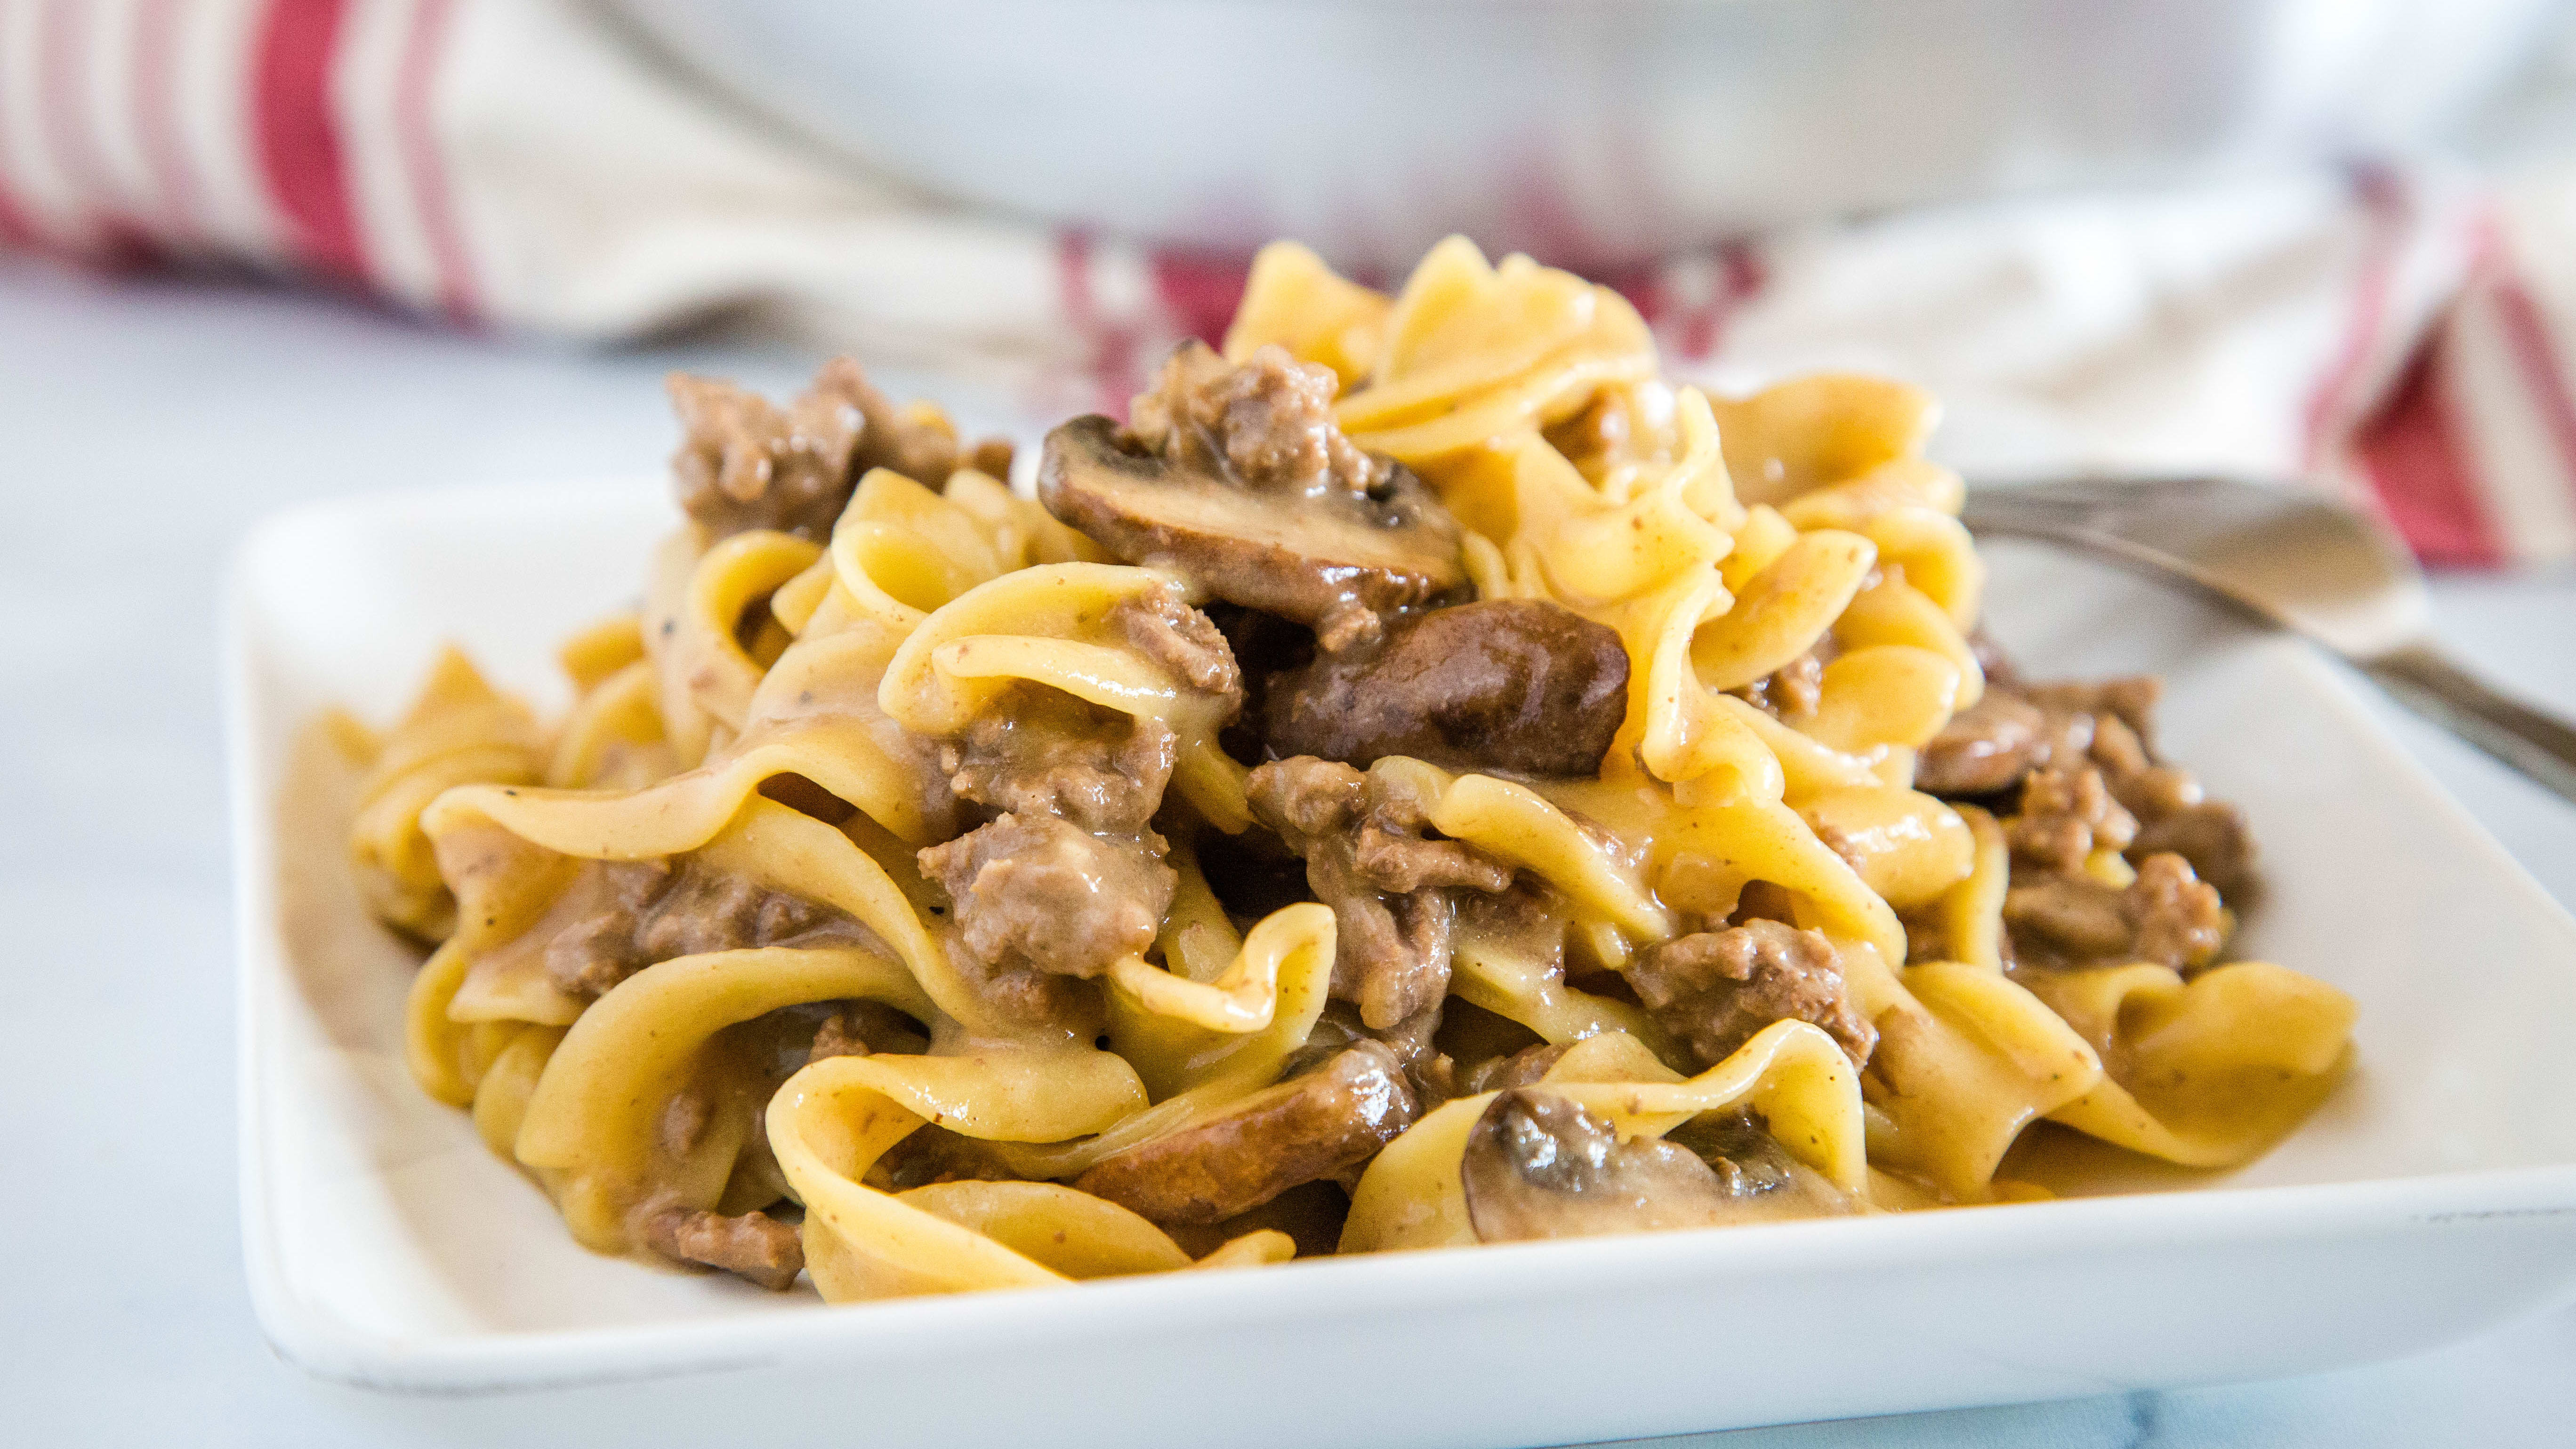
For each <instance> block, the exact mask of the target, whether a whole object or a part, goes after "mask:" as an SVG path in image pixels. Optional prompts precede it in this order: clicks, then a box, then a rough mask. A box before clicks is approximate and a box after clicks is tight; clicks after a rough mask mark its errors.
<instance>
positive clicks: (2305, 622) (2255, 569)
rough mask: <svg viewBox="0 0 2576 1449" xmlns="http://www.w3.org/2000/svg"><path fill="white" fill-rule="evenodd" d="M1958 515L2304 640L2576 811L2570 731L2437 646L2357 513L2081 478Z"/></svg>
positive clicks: (2391, 553)
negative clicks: (2178, 589) (2165, 585)
mask: <svg viewBox="0 0 2576 1449" xmlns="http://www.w3.org/2000/svg"><path fill="white" fill-rule="evenodd" d="M1961 521H1963V522H1964V523H1966V524H1967V525H1968V528H1969V530H1970V531H1971V532H1973V533H1976V534H1979V535H1982V536H1987V537H2013V538H2027V539H2035V540H2039V541H2042V542H2047V543H2054V544H2062V545H2065V546H2067V547H2070V548H2074V549H2077V550H2080V551H2082V552H2084V553H2088V554H2092V555H2094V556H2096V557H2099V558H2102V559H2105V560H2107V561H2109V562H2112V563H2116V564H2120V565H2122V566H2124V567H2126V568H2128V569H2130V570H2132V571H2134V572H2138V573H2143V574H2145V575H2148V576H2149V577H2152V578H2156V579H2159V580H2162V581H2165V582H2169V583H2174V584H2179V585H2182V586H2183V587H2185V588H2187V589H2190V590H2192V591H2193V592H2196V593H2198V594H2200V595H2202V596H2204V597H2206V598H2209V599H2212V600H2214V601H2216V602H2217V603H2219V604H2221V605H2222V606H2225V607H2227V608H2229V609H2231V610H2232V611H2234V612H2237V613H2240V614H2246V615H2250V616H2252V617H2253V618H2255V619H2257V620H2260V621H2262V622H2265V623H2269V624H2273V625H2276V626H2278V627H2281V628H2284V629H2290V630H2294V631H2296V632H2298V633H2300V634H2303V635H2305V636H2306V637H2307V638H2309V639H2310V640H2312V641H2314V642H2315V643H2317V644H2318V645H2320V646H2322V647H2324V648H2326V649H2328V650H2330V651H2332V652H2333V653H2335V654H2337V655H2340V656H2341V657H2343V658H2344V659H2346V660H2348V661H2350V662H2351V663H2352V664H2353V665H2354V666H2355V667H2357V668H2359V669H2360V670H2361V671H2362V672H2363V673H2365V674H2367V675H2369V676H2370V677H2371V678H2372V679H2373V680H2375V681H2377V682H2378V683H2379V685H2380V686H2381V687H2382V688H2384V689H2386V690H2387V691H2388V693H2389V694H2390V696H2391V697H2393V698H2395V699H2396V700H2397V701H2398V702H2399V703H2401V704H2404V705H2406V706H2407V707H2408V708H2410V709H2412V710H2414V711H2415V712H2416V713H2417V714H2419V715H2422V716H2423V717H2424V718H2426V719H2429V720H2431V721H2433V722H2434V723H2435V724H2438V725H2441V726H2442V727H2444V728H2445V729H2448V730H2449V731H2451V732H2452V733H2453V734H2455V735H2458V736H2459V737H2460V738H2462V739H2464V740H2467V741H2468V742H2469V743H2471V744H2473V745H2476V746H2477V747H2478V748H2480V749H2482V750H2484V751H2486V752H2487V753H2488V754H2490V755H2492V756H2494V757H2495V758H2496V759H2498V760H2501V761H2503V762H2504V763H2505V764H2507V765H2510V766H2512V767H2513V768H2514V769H2516V770H2519V771H2520V772H2522V774H2523V775H2524V776H2526V777H2528V778H2529V779H2531V780H2533V781H2535V782H2537V783H2538V784H2540V785H2543V786H2546V787H2547V788H2548V789H2550V790H2553V791H2555V792H2556V793H2557V794H2558V795H2559V796H2560V797H2561V798H2562V799H2565V800H2567V801H2569V802H2571V803H2576V727H2571V726H2570V725H2569V724H2568V723H2567V721H2565V720H2562V719H2560V718H2558V717H2557V716H2555V715H2552V714H2550V713H2548V712H2547V711H2544V710H2541V709H2538V708H2535V707H2533V706H2532V705H2529V704H2526V703H2524V702H2523V701H2521V700H2518V699H2515V698H2513V697H2512V696H2510V695H2507V694H2505V693H2503V692H2502V691H2500V690H2498V689H2496V688H2495V687H2494V686H2493V685H2490V684H2488V683H2487V682H2486V681H2484V680H2482V679H2480V678H2478V677H2477V676H2476V675H2475V674H2472V673H2470V672H2469V671H2468V670H2467V669H2465V668H2463V667H2461V665H2460V664H2459V663H2457V662H2456V661H2454V660H2452V659H2451V658H2450V657H2449V656H2447V655H2445V654H2444V653H2443V652H2442V650H2441V648H2440V647H2439V646H2438V645H2436V644H2435V643H2434V642H2433V637H2432V631H2431V627H2430V619H2431V608H2430V606H2429V603H2428V601H2427V599H2426V596H2425V591H2424V575H2423V573H2422V571H2421V570H2419V569H2417V568H2416V566H2415V560H2414V558H2413V557H2412V556H2411V555H2409V554H2408V553H2407V551H2406V549H2405V547H2404V546H2403V545H2402V544H2400V543H2399V542H2398V541H2397V539H2396V538H2395V537H2394V536H2393V535H2392V534H2390V533H2389V532H2388V530H2387V529H2386V528H2385V527H2383V526H2382V525H2381V524H2380V523H2379V522H2378V520H2376V519H2374V518H2372V517H2370V516H2369V515H2367V514H2365V513H2363V512H2362V511H2361V510H2359V509H2356V508H2353V507H2351V506H2349V505H2347V504H2344V503H2340V502H2337V501H2336V500H2334V499H2331V498H2326V497H2322V496H2320V495H2318V494H2316V493H2313V492H2310V491H2307V490H2304V489H2300V488H2295V487H2287V486H2266V485H2263V484H2258V483H2252V482H2248V481H2245V480H2243V479H2237V478H2221V477H2186V478H2086V479H2073V480H2069V481H2066V482H2059V483H2036V484H2029V485H2019V486H2006V487H1981V488H1976V489H1972V490H1970V492H1969V494H1968V504H1967V509H1966V511H1965V512H1964V513H1963V514H1962V515H1961Z"/></svg>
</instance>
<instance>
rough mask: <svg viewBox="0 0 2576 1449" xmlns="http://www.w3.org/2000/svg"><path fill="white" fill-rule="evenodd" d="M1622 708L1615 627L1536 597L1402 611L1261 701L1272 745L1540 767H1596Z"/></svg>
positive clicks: (1338, 756) (1624, 661) (1489, 766)
mask: <svg viewBox="0 0 2576 1449" xmlns="http://www.w3.org/2000/svg"><path fill="white" fill-rule="evenodd" d="M1627 713H1628V651H1627V649H1626V647H1625V646H1624V645H1622V644H1621V643H1620V641H1619V634H1618V631H1616V630H1614V629H1611V628H1610V627H1608V626H1607V625H1603V624H1596V623H1594V622H1592V621H1591V620H1589V619H1586V618H1584V617H1583V616H1581V615H1579V614H1576V613H1574V612H1573V611H1572V610H1569V609H1566V608H1563V607H1560V606H1559V605H1556V604H1551V603H1546V602H1543V601H1540V600H1536V599H1489V600H1486V601H1484V602H1481V603H1474V604H1461V605H1458V606H1457V607H1455V608H1447V609H1432V610H1428V611H1426V612H1423V613H1418V614H1414V615H1410V616H1408V617H1405V618H1402V619H1399V620H1397V621H1396V622H1394V623H1392V624H1390V625H1389V626H1388V627H1387V630H1386V633H1385V636H1384V638H1383V639H1381V640H1380V641H1379V642H1377V643H1375V644H1365V645H1356V646H1353V647H1351V648H1347V649H1344V650H1342V651H1341V652H1339V653H1336V654H1323V655H1319V656H1317V657H1316V659H1315V660H1314V661H1313V662H1312V663H1310V664H1308V665H1307V666H1306V667H1305V668H1303V669H1300V670H1296V671H1294V672H1292V673H1288V674H1283V675H1281V676H1279V677H1278V678H1275V679H1273V680H1271V681H1270V684H1269V688H1268V690H1267V691H1266V694H1265V698H1264V714H1265V741H1266V744H1267V747H1268V748H1269V750H1270V752H1271V753H1273V754H1276V755H1314V756H1317V757H1318V758H1321V759H1328V760H1342V761H1345V762H1348V763H1350V764H1354V765H1360V766H1366V765H1368V764H1370V763H1371V762H1373V761H1375V760H1377V759H1379V758H1380V757H1382V756H1385V755H1409V756H1411V757H1413V758H1415V759H1419V760H1429V761H1431V762H1432V763H1434V764H1437V765H1445V766H1448V767H1449V768H1451V769H1460V770H1511V771H1518V772H1522V773H1527V774H1534V775H1592V774H1596V773H1598V772H1599V770H1600V768H1601V757H1602V755H1603V754H1605V753H1606V752H1608V750H1609V748H1610V741H1611V738H1612V737H1613V736H1615V735H1617V734H1618V733H1619V725H1620V722H1621V721H1622V720H1624V719H1625V718H1626V717H1627Z"/></svg>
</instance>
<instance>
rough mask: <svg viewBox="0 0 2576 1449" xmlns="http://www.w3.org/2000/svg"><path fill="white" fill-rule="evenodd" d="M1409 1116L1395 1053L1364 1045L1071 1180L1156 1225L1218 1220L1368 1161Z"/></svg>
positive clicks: (1409, 1101)
mask: <svg viewBox="0 0 2576 1449" xmlns="http://www.w3.org/2000/svg"><path fill="white" fill-rule="evenodd" d="M1415 1115H1416V1103H1415V1101H1414V1097H1413V1093H1412V1092H1411V1090H1410V1089H1409V1088H1408V1087H1407V1086H1406V1084H1405V1080H1404V1075H1403V1073H1402V1072H1401V1071H1400V1070H1399V1069H1398V1066H1397V1063H1396V1060H1395V1054H1394V1053H1393V1052H1391V1051H1389V1050H1388V1049H1387V1048H1386V1047H1384V1046H1381V1045H1379V1044H1377V1043H1375V1042H1362V1043H1360V1044H1358V1045H1356V1046H1353V1047H1350V1048H1348V1049H1347V1050H1344V1051H1341V1052H1337V1053H1335V1054H1334V1055H1333V1056H1332V1057H1331V1058H1330V1059H1328V1060H1327V1061H1325V1062H1324V1063H1323V1065H1321V1066H1320V1067H1317V1068H1316V1069H1315V1070H1313V1071H1311V1072H1308V1073H1306V1074H1305V1075H1303V1076H1299V1077H1293V1078H1290V1079H1289V1080H1288V1081H1285V1082H1282V1083H1280V1084H1279V1085H1277V1086H1275V1087H1272V1088H1270V1089H1269V1090H1267V1091H1264V1092H1260V1093H1256V1094H1255V1095H1254V1096H1252V1097H1251V1098H1249V1099H1247V1100H1246V1101H1244V1102H1243V1103H1241V1104H1240V1105H1238V1106H1236V1107H1234V1108H1233V1109H1231V1110H1229V1111H1227V1112H1226V1113H1224V1114H1223V1115H1222V1116H1219V1117H1216V1118H1213V1119H1211V1120H1209V1121H1206V1122H1201V1123H1199V1124H1197V1125H1196V1126H1192V1127H1185V1128H1183V1129H1181V1130H1180V1131H1178V1132H1174V1133H1172V1134H1171V1135H1169V1136H1167V1137H1160V1138H1157V1139H1155V1140H1154V1141H1151V1142H1148V1143H1145V1144H1144V1145H1142V1146H1140V1147H1131V1148H1129V1149H1128V1150H1127V1151H1125V1152H1121V1153H1119V1154H1118V1155H1116V1156H1115V1157H1111V1158H1109V1159H1108V1160H1106V1161H1104V1162H1102V1163H1100V1164H1099V1165H1098V1166H1096V1167H1094V1168H1092V1169H1091V1170H1090V1171H1088V1172H1086V1173H1084V1174H1083V1175H1082V1176H1081V1177H1079V1178H1077V1179H1075V1180H1074V1184H1073V1185H1074V1186H1075V1187H1077V1188H1080V1189H1081V1190H1082V1191H1084V1192H1087V1193H1091V1194H1092V1195H1094V1196H1096V1197H1103V1198H1107V1199H1108V1200H1109V1201H1111V1202H1114V1203H1117V1204H1119V1205H1121V1206H1123V1207H1126V1208H1129V1209H1132V1210H1133V1211H1135V1212H1138V1213H1141V1214H1143V1215H1144V1216H1146V1217H1148V1218H1151V1219H1153V1220H1154V1221H1156V1222H1159V1223H1213V1222H1218V1221H1220V1220H1222V1219H1225V1218H1230V1217H1233V1216H1234V1215H1235V1214H1237V1213H1240V1212H1244V1211H1246V1210H1248V1209H1250V1208H1254V1207H1258V1206H1260V1205H1261V1204H1262V1203H1265V1202H1268V1201H1270V1200H1271V1199H1272V1198H1274V1197H1277V1196H1278V1195H1279V1194H1281V1193H1283V1192H1285V1191H1287V1190H1288V1189H1289V1188H1292V1187H1295V1186H1297V1185H1298V1184H1300V1183H1306V1182H1313V1181H1315V1180H1316V1179H1318V1178H1323V1177H1330V1176H1332V1175H1334V1174H1336V1173H1339V1172H1342V1171H1344V1170H1346V1169H1349V1168H1352V1167H1356V1166H1358V1165H1359V1164H1361V1163H1363V1162H1366V1161H1367V1160H1368V1159H1369V1158H1371V1157H1373V1156H1375V1155H1376V1154H1377V1151H1378V1149H1379V1148H1381V1147H1383V1146H1385V1145H1386V1144H1387V1142H1389V1141H1390V1140H1392V1139H1393V1138H1394V1137H1395V1135H1396V1134H1397V1133H1399V1132H1401V1131H1403V1130H1404V1129H1405V1128H1406V1127H1408V1126H1410V1125H1412V1123H1413V1120H1414V1117H1415Z"/></svg>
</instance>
